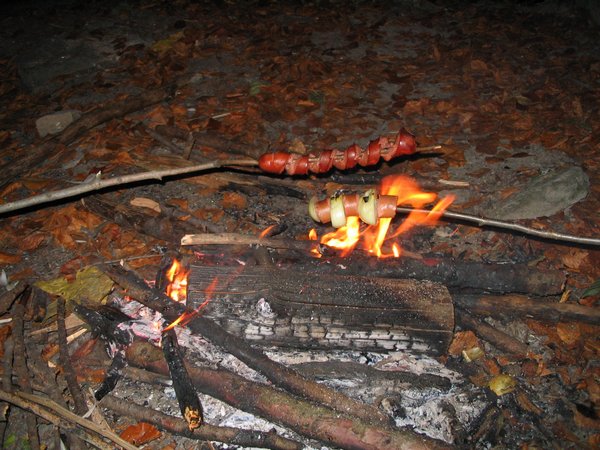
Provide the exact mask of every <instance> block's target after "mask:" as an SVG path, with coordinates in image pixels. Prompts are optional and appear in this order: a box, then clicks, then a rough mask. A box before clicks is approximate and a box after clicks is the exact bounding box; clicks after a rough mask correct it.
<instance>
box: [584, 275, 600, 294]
mask: <svg viewBox="0 0 600 450" xmlns="http://www.w3.org/2000/svg"><path fill="white" fill-rule="evenodd" d="M598 294H600V278H598V279H597V280H596V281H594V283H593V284H592V285H591V286H590V287H589V288H587V289H586V290H585V291H584V292H583V294H581V298H585V297H591V296H592V295H598Z"/></svg>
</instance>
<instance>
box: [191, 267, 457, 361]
mask: <svg viewBox="0 0 600 450" xmlns="http://www.w3.org/2000/svg"><path fill="white" fill-rule="evenodd" d="M215 279H217V280H225V283H224V284H225V285H223V283H221V284H218V285H217V287H216V289H217V291H219V292H223V291H226V292H227V293H228V294H230V295H227V296H226V297H227V298H226V300H219V299H217V300H213V301H211V302H210V303H209V304H208V306H207V307H206V309H205V310H204V313H205V315H206V316H207V317H210V318H212V319H213V320H215V321H217V322H218V323H220V324H221V325H222V326H223V327H224V328H225V329H226V330H228V331H229V332H231V333H233V334H236V335H238V336H241V337H244V338H245V339H248V340H252V341H253V342H256V343H257V344H261V345H276V346H288V347H301V348H319V349H349V348H352V349H359V350H374V351H389V350H402V351H408V352H413V353H419V354H429V355H441V354H443V353H444V352H445V351H446V350H447V348H448V345H449V343H450V340H451V339H452V333H453V329H454V312H453V306H452V300H451V298H450V294H449V293H448V291H447V289H446V288H445V287H444V286H442V285H440V284H436V283H431V282H429V281H415V280H399V279H389V278H375V277H365V276H347V275H332V274H321V275H316V274H314V273H313V274H305V273H303V272H302V271H296V270H294V271H293V272H292V271H290V270H288V271H284V270H281V269H277V268H273V267H245V268H244V269H243V271H241V272H240V268H239V266H238V267H237V268H236V267H216V266H212V267H210V266H192V268H191V273H190V282H189V300H188V301H189V302H190V303H191V305H192V306H193V307H196V306H198V305H199V304H201V303H203V302H204V300H205V293H206V292H207V290H209V285H210V283H212V282H213V280H215Z"/></svg>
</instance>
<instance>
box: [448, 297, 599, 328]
mask: <svg viewBox="0 0 600 450" xmlns="http://www.w3.org/2000/svg"><path fill="white" fill-rule="evenodd" d="M454 300H455V302H456V303H457V304H458V305H460V307H461V308H464V309H466V310H468V311H471V312H472V313H474V314H478V315H481V316H490V317H493V318H496V319H500V320H502V319H516V320H518V319H521V320H522V319H535V320H541V321H546V322H559V321H562V320H564V321H579V322H585V323H591V324H594V325H597V324H598V323H600V310H599V309H598V308H590V307H587V306H583V305H577V304H571V303H558V301H557V300H556V299H544V298H531V297H527V296H523V295H501V296H498V295H460V296H455V297H454Z"/></svg>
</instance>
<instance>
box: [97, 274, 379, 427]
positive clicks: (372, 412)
mask: <svg viewBox="0 0 600 450" xmlns="http://www.w3.org/2000/svg"><path fill="white" fill-rule="evenodd" d="M103 271H104V272H105V273H106V274H107V275H108V276H109V277H111V278H112V279H113V280H114V281H115V282H116V283H117V284H119V285H121V286H122V287H123V288H124V289H126V290H127V292H128V294H129V295H130V296H131V297H132V298H135V299H136V300H137V301H139V302H140V303H142V304H144V305H145V306H147V307H149V308H151V309H153V310H155V311H159V312H160V313H161V314H162V315H163V316H164V317H165V319H167V320H169V321H175V320H178V319H179V320H181V319H180V317H182V316H183V315H184V314H185V316H186V317H187V318H189V319H191V320H190V322H189V323H187V326H188V328H190V330H191V331H193V332H196V333H198V334H200V335H202V336H204V337H205V338H206V339H208V340H210V341H211V342H213V343H214V344H215V345H218V346H220V347H222V348H224V349H225V350H227V351H228V352H229V353H231V354H232V355H233V356H235V357H237V358H238V359H240V360H241V361H242V362H244V363H245V364H247V365H248V366H249V367H251V368H253V369H255V370H256V371H258V372H260V373H261V374H263V375H264V376H265V377H267V378H268V379H269V380H270V381H271V382H273V383H274V384H275V385H277V386H280V387H282V388H284V389H287V390H289V391H290V392H292V393H295V394H298V395H300V396H303V397H306V398H308V399H311V400H313V401H315V402H319V403H322V404H324V405H326V406H328V407H330V408H332V409H334V410H336V411H340V412H343V413H344V414H350V415H353V416H355V417H359V418H361V419H362V420H364V421H366V422H369V423H373V422H378V423H389V419H388V418H387V417H386V416H385V415H384V414H382V413H381V412H380V411H379V410H378V409H377V408H375V407H373V406H370V405H366V404H364V403H360V402H357V401H355V400H352V399H350V398H348V397H346V396H345V395H343V394H340V393H339V392H336V391H334V390H332V389H329V388H328V387H326V386H323V385H320V384H318V383H315V382H313V381H310V380H308V379H306V378H304V377H302V376H301V375H299V374H298V373H297V372H295V371H294V370H292V369H290V368H288V367H286V366H283V365H281V364H278V363H276V362H275V361H272V360H271V359H270V358H268V357H267V356H266V355H265V354H264V353H263V352H262V351H261V350H258V349H256V348H253V347H252V346H250V345H249V344H248V343H247V342H246V341H244V340H243V339H240V338H239V337H237V336H235V335H232V334H231V333H228V332H227V331H225V330H224V329H223V328H222V327H221V326H219V325H218V324H217V323H215V322H214V321H212V320H210V319H207V318H205V317H199V316H198V315H196V314H195V313H194V311H193V310H189V309H187V308H185V307H184V306H183V305H181V304H179V303H176V302H174V301H172V300H171V299H170V298H169V297H167V296H166V295H164V294H162V293H160V292H157V291H155V290H153V289H151V288H150V287H148V286H147V285H146V283H145V282H144V281H143V280H141V279H139V278H138V277H136V276H134V275H133V274H131V273H129V272H127V271H125V270H124V269H122V268H120V267H114V266H106V267H104V268H103ZM229 394H230V393H229Z"/></svg>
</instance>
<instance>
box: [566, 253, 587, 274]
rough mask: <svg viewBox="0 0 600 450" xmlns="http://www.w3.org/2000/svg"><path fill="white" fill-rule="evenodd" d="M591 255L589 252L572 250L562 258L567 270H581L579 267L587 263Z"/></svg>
mask: <svg viewBox="0 0 600 450" xmlns="http://www.w3.org/2000/svg"><path fill="white" fill-rule="evenodd" d="M588 255H589V253H588V251H587V250H581V249H577V248H572V249H570V250H569V252H568V253H567V254H565V255H563V256H562V258H561V260H562V263H563V264H564V265H565V267H566V268H567V269H571V270H579V267H580V266H581V265H582V264H583V263H584V262H585V260H586V259H587V257H588Z"/></svg>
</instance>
